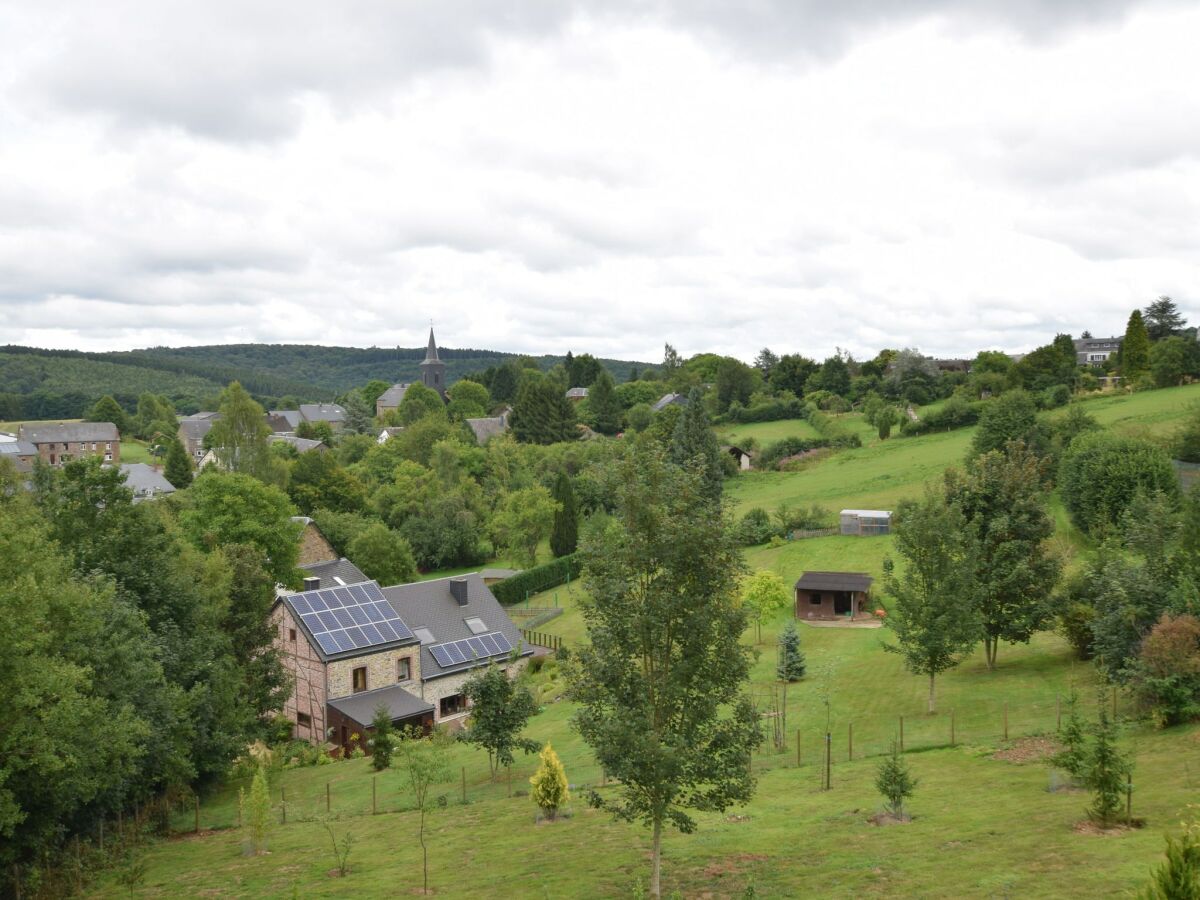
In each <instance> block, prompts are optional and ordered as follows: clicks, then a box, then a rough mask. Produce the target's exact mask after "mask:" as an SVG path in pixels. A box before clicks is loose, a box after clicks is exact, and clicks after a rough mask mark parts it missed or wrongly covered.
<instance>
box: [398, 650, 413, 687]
mask: <svg viewBox="0 0 1200 900" xmlns="http://www.w3.org/2000/svg"><path fill="white" fill-rule="evenodd" d="M411 679H412V660H411V659H410V658H409V657H407V656H406V657H404V658H403V659H398V660H396V680H397V681H409V680H411Z"/></svg>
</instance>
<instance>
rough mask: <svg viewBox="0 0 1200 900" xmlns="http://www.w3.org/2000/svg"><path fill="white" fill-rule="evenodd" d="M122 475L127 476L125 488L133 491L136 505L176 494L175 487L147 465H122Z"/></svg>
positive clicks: (156, 470)
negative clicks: (141, 501)
mask: <svg viewBox="0 0 1200 900" xmlns="http://www.w3.org/2000/svg"><path fill="white" fill-rule="evenodd" d="M121 473H122V474H123V475H124V476H125V486H126V487H128V488H129V489H130V490H131V491H133V502H134V503H137V502H138V501H140V500H150V499H151V498H153V497H163V496H166V495H167V494H173V493H175V485H173V484H171V482H169V481H167V479H166V478H164V477H163V475H162V473H161V472H159V471H158V469H156V468H154V467H153V466H150V465H147V464H146V463H121Z"/></svg>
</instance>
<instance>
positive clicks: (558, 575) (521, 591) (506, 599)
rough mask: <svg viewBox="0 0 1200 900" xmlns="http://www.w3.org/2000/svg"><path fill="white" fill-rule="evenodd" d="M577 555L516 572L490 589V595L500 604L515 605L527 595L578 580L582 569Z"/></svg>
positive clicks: (561, 557) (572, 554)
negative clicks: (571, 579) (572, 579)
mask: <svg viewBox="0 0 1200 900" xmlns="http://www.w3.org/2000/svg"><path fill="white" fill-rule="evenodd" d="M582 565H583V564H582V561H581V560H580V559H579V554H578V553H571V554H569V555H567V556H560V557H559V558H558V559H556V560H553V561H552V562H548V563H545V564H544V565H540V566H534V567H533V568H532V569H526V570H525V571H524V572H518V573H517V574H516V575H514V576H512V577H511V578H506V579H504V580H503V581H501V582H500V583H499V584H497V585H494V586H493V587H492V594H493V595H495V597H496V599H497V600H499V601H500V602H501V603H517V602H518V601H520V600H524V599H525V597H526V596H527V595H529V594H537V593H540V592H541V591H548V590H550V588H552V587H558V586H559V585H560V584H565V583H566V581H567V579H568V578H578V577H579V571H580V569H581V568H582Z"/></svg>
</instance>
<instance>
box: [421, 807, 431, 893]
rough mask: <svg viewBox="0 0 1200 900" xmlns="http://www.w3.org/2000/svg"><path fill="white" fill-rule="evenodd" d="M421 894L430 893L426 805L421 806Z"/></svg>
mask: <svg viewBox="0 0 1200 900" xmlns="http://www.w3.org/2000/svg"><path fill="white" fill-rule="evenodd" d="M419 834H420V836H421V893H422V894H428V893H429V850H428V849H427V848H426V847H425V804H423V803H422V804H421V830H420V832H419Z"/></svg>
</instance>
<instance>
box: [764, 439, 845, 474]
mask: <svg viewBox="0 0 1200 900" xmlns="http://www.w3.org/2000/svg"><path fill="white" fill-rule="evenodd" d="M830 446H832V444H831V443H830V442H829V441H828V440H826V439H825V438H798V437H786V438H781V439H780V440H778V441H775V443H773V444H767V446H766V447H764V448H763V451H762V453H760V454H759V456H758V462H757V464H756V466H755V467H756V468H758V469H773V468H775V467H776V466H777V465H778V464H779V461H780V460H781V459H784V458H786V457H789V456H795V455H796V454H798V453H807V452H808V451H809V450H817V449H820V448H822V447H830Z"/></svg>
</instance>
